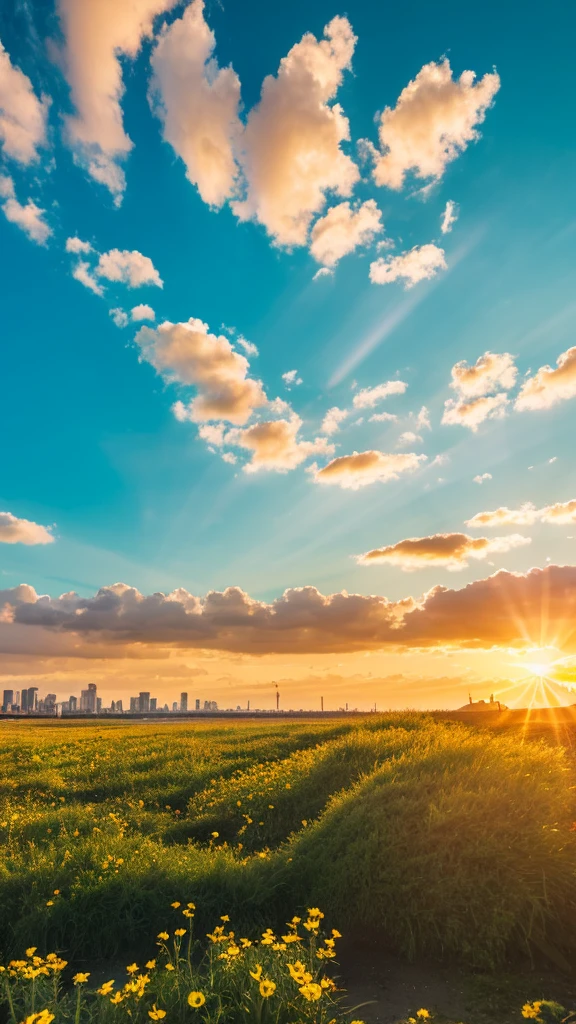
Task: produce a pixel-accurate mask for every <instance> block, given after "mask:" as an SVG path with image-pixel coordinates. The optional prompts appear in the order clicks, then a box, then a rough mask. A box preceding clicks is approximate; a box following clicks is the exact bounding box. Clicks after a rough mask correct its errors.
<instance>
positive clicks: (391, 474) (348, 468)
mask: <svg viewBox="0 0 576 1024" xmlns="http://www.w3.org/2000/svg"><path fill="white" fill-rule="evenodd" d="M425 461H426V456H425V455H414V453H410V454H402V455H401V454H398V453H397V452H396V453H386V452H380V451H367V452H352V455H341V456H339V458H337V459H332V461H331V462H329V463H328V465H326V466H323V467H322V468H321V469H318V467H314V479H315V481H316V483H319V484H336V485H337V486H338V487H343V488H345V489H347V490H352V491H357V490H358V489H359V488H360V487H366V486H368V485H369V484H373V483H376V482H377V481H380V482H381V483H385V482H387V481H388V480H397V479H398V477H399V476H400V474H401V473H411V472H413V471H414V470H415V469H418V466H419V465H420V464H421V463H422V462H425Z"/></svg>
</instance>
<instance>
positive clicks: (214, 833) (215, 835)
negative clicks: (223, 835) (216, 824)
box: [212, 832, 220, 839]
mask: <svg viewBox="0 0 576 1024" xmlns="http://www.w3.org/2000/svg"><path fill="white" fill-rule="evenodd" d="M219 835H220V833H219V832H213V833H212V836H213V838H214V839H218V836H219Z"/></svg>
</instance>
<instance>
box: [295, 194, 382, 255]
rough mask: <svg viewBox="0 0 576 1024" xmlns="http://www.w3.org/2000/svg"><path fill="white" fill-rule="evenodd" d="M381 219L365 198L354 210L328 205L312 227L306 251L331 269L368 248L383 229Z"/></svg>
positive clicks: (343, 204) (373, 203)
mask: <svg viewBox="0 0 576 1024" xmlns="http://www.w3.org/2000/svg"><path fill="white" fill-rule="evenodd" d="M381 220H382V214H381V212H380V210H379V209H378V207H377V206H376V203H375V202H374V200H373V199H367V200H366V202H365V203H362V205H361V206H359V207H358V208H357V209H352V207H351V206H350V203H339V204H338V206H332V207H331V209H330V210H328V213H327V214H326V216H324V217H321V218H320V219H319V220H317V221H316V223H315V225H314V227H313V228H312V232H311V236H310V238H311V244H310V252H311V253H312V255H313V257H314V259H315V260H317V261H318V263H324V264H325V265H326V266H327V267H334V266H335V265H336V263H337V262H338V260H340V259H342V257H343V256H346V255H347V254H348V253H350V252H353V251H354V249H357V248H358V247H359V246H364V245H369V244H370V242H371V241H372V239H373V238H374V236H375V235H377V234H378V233H379V232H380V231H382V229H383V225H382V223H381Z"/></svg>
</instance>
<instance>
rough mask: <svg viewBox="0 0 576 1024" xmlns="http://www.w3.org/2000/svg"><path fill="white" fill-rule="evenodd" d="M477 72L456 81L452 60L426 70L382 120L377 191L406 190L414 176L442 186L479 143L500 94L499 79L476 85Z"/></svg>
mask: <svg viewBox="0 0 576 1024" xmlns="http://www.w3.org/2000/svg"><path fill="white" fill-rule="evenodd" d="M475 78H476V75H475V74H474V72H473V71H464V72H463V73H462V74H461V76H460V78H459V79H456V80H455V79H453V78H452V69H451V68H450V63H449V61H448V60H446V59H444V60H442V61H440V62H439V63H438V64H436V63H435V62H434V61H432V62H431V63H430V64H425V65H424V67H423V68H421V70H420V71H419V72H418V74H417V75H416V78H415V79H413V81H411V82H409V84H408V85H407V86H406V87H405V88H404V89H403V90H402V92H401V94H400V96H399V98H398V102H397V103H396V106H395V107H394V108H393V109H392V108H390V107H386V108H385V110H384V112H383V114H382V115H381V118H380V126H379V139H380V150H381V151H380V152H377V151H376V150H373V155H374V159H375V166H374V180H375V182H376V184H377V185H386V186H387V187H388V188H393V189H400V188H402V186H403V184H404V179H405V176H406V174H407V173H408V172H409V171H413V172H414V174H415V175H416V177H418V178H423V179H426V178H432V179H434V180H435V181H438V180H439V179H440V178H441V177H442V175H443V173H444V171H445V169H446V166H447V164H449V163H450V162H451V161H452V160H455V159H456V157H457V156H458V155H459V154H460V153H462V152H463V150H464V149H466V146H467V145H468V143H469V142H473V141H475V140H476V139H478V138H479V132H478V131H477V129H476V125H478V124H481V122H482V121H483V120H484V117H485V115H486V111H487V109H488V107H490V105H491V104H492V102H493V100H494V96H495V95H496V93H497V92H498V89H499V88H500V78H499V77H498V75H497V74H496V73H493V74H488V75H484V77H483V78H481V79H479V81H477V82H475Z"/></svg>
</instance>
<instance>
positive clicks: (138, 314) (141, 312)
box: [130, 302, 156, 322]
mask: <svg viewBox="0 0 576 1024" xmlns="http://www.w3.org/2000/svg"><path fill="white" fill-rule="evenodd" d="M130 316H131V318H132V320H133V321H134V322H137V321H139V320H155V319H156V313H155V312H154V310H153V309H152V306H148V305H147V304H146V303H145V302H141V303H140V305H138V306H132V309H131V310H130Z"/></svg>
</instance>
